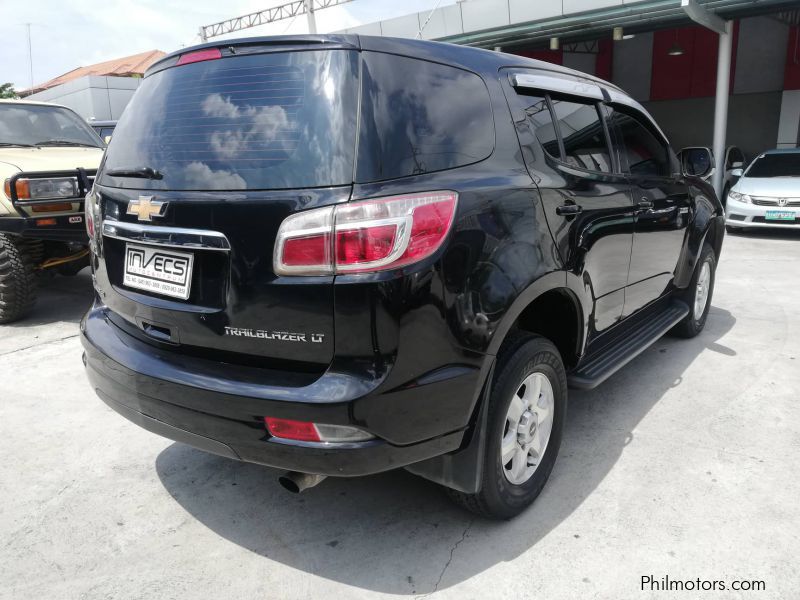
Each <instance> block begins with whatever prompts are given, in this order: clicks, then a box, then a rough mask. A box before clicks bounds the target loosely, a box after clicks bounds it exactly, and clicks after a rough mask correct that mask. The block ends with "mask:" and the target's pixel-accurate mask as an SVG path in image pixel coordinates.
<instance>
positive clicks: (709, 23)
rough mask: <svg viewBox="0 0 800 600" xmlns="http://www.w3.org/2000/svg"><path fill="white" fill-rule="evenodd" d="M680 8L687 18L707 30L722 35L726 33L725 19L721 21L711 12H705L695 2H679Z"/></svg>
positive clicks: (684, 0)
mask: <svg viewBox="0 0 800 600" xmlns="http://www.w3.org/2000/svg"><path fill="white" fill-rule="evenodd" d="M681 8H682V9H683V12H685V13H686V14H687V15H688V17H689V18H690V19H691V20H692V21H694V22H695V23H697V24H698V25H702V26H703V27H706V28H707V29H711V30H712V31H716V32H717V33H719V34H721V35H724V34H725V33H726V32H727V29H726V28H725V19H722V18H720V17H718V16H717V15H715V14H714V13H712V12H709V11H707V10H706V9H705V8H704V7H702V6H700V5H699V4H697V2H695V0H681Z"/></svg>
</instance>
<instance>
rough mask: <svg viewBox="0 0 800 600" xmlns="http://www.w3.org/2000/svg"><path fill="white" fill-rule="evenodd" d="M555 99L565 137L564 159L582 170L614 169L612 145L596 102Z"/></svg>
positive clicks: (558, 117)
mask: <svg viewBox="0 0 800 600" xmlns="http://www.w3.org/2000/svg"><path fill="white" fill-rule="evenodd" d="M552 102H553V111H555V116H556V120H557V121H558V127H559V130H560V131H561V137H562V139H563V140H564V153H565V156H564V161H565V162H566V163H567V164H570V165H572V166H574V167H579V168H581V169H588V170H590V171H601V172H603V173H610V172H612V171H613V163H612V162H611V155H610V154H609V150H608V148H609V146H608V143H607V141H606V136H605V132H604V130H603V122H602V121H601V120H600V115H599V113H598V112H597V107H596V105H594V104H580V103H576V102H571V101H568V100H557V99H555V98H553V100H552Z"/></svg>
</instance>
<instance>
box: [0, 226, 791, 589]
mask: <svg viewBox="0 0 800 600" xmlns="http://www.w3.org/2000/svg"><path fill="white" fill-rule="evenodd" d="M90 296H91V282H90V278H89V274H88V272H86V271H84V272H83V273H81V274H80V275H78V276H77V277H74V278H56V279H53V280H50V281H48V282H46V283H45V291H44V292H43V293H42V296H41V300H40V302H39V304H38V305H37V309H36V311H35V313H34V314H33V315H32V316H31V317H29V318H28V319H26V320H25V321H23V322H21V323H18V324H15V325H12V326H3V327H0V432H1V433H2V435H0V456H2V462H0V565H2V572H3V578H4V580H3V582H2V585H0V597H2V598H15V599H16V598H86V599H90V598H91V599H94V598H142V599H145V598H146V599H148V600H153V599H156V598H199V597H204V598H253V597H261V598H364V597H375V596H427V595H435V596H436V597H442V598H459V599H464V598H493V597H505V598H519V599H522V598H547V599H548V600H558V599H562V598H564V599H567V598H569V599H574V598H609V599H611V598H614V599H619V598H650V597H652V598H664V597H673V595H672V594H669V593H665V592H655V591H649V588H648V590H646V591H641V588H640V582H641V578H642V576H646V575H652V576H653V578H654V579H656V580H658V579H661V578H663V577H664V576H668V577H669V578H670V579H673V580H687V579H691V580H695V579H697V578H700V579H706V580H723V581H725V582H727V583H730V582H732V581H734V580H745V579H747V580H761V581H763V582H764V583H765V586H766V591H761V592H749V593H744V592H742V593H739V592H730V591H728V592H726V593H725V594H719V593H714V592H706V593H683V594H677V595H675V596H674V597H692V598H702V597H706V596H708V597H725V598H739V597H741V598H745V597H747V598H796V597H797V594H798V591H797V590H798V589H800V573H798V566H797V556H800V540H799V539H798V537H800V527H798V523H800V504H799V503H798V501H797V500H798V498H800V477H798V460H797V458H798V452H800V403H799V402H798V399H800V393H799V392H798V390H799V389H800V309H799V308H798V303H799V302H800V232H791V231H785V232H784V231H778V232H756V233H751V234H746V235H729V236H727V237H726V240H725V244H724V247H723V253H722V258H721V261H720V265H719V269H718V274H717V282H716V290H715V293H714V298H713V306H712V309H711V312H710V315H709V318H708V323H707V325H706V328H705V331H704V332H703V333H702V335H700V336H699V337H697V338H695V339H693V340H680V339H674V338H664V339H662V340H660V341H659V342H657V343H656V344H655V345H654V346H653V347H651V348H650V349H649V350H648V351H646V352H645V353H644V354H642V355H641V356H640V357H638V358H637V359H635V360H634V361H633V362H632V363H630V364H629V365H628V366H627V367H626V368H625V369H624V370H622V371H620V372H619V373H617V374H616V375H615V376H614V377H612V378H611V379H610V380H609V381H607V382H606V383H605V384H604V385H603V386H601V387H600V388H598V389H596V390H594V391H591V392H576V391H572V392H571V393H570V400H569V402H570V405H569V414H568V418H567V427H566V432H565V437H564V441H563V445H562V449H561V455H560V458H559V459H558V462H557V464H556V467H555V470H554V471H553V475H552V477H551V479H550V481H549V483H548V484H547V486H546V488H545V490H544V492H543V493H542V495H541V496H540V498H539V499H538V500H537V501H536V503H535V504H534V505H533V507H531V508H530V509H529V510H528V511H527V512H525V513H524V514H523V515H522V516H520V517H518V518H517V519H515V520H513V521H510V522H501V523H498V522H489V521H483V520H480V519H476V518H474V517H473V516H471V515H470V514H468V513H466V512H463V511H462V510H460V509H459V508H457V507H456V506H455V505H453V504H451V503H450V502H449V501H448V499H447V498H446V496H445V494H444V493H443V492H442V491H441V489H440V488H439V487H437V486H436V485H434V484H432V483H429V482H427V481H424V480H422V479H418V478H416V477H414V476H412V475H410V474H408V473H406V472H404V471H397V472H393V473H387V474H383V475H379V476H373V477H367V478H362V479H354V480H336V479H328V480H326V481H325V482H323V483H322V484H321V485H319V486H318V487H316V488H314V489H312V490H310V491H308V492H306V493H304V494H302V495H299V496H295V495H291V494H289V493H288V492H286V491H284V490H283V489H282V488H281V487H280V486H279V485H278V483H277V480H276V475H277V472H276V471H274V470H271V469H268V468H264V467H260V466H256V465H249V464H241V463H237V462H233V461H229V460H226V459H223V458H219V457H216V456H212V455H208V454H204V453H202V452H200V451H197V450H194V449H192V448H189V447H187V446H184V445H181V444H177V443H173V442H171V441H169V440H166V439H163V438H160V437H157V436H155V435H153V434H150V433H148V432H146V431H144V430H142V429H140V428H138V427H137V426H135V425H133V424H131V423H129V422H128V421H126V420H125V419H123V418H122V417H120V416H119V415H117V414H116V413H115V412H113V411H112V410H111V409H109V408H107V407H106V406H105V405H104V404H103V403H102V402H101V401H100V400H99V399H98V398H97V397H96V396H95V394H94V393H93V391H92V390H91V389H90V387H89V384H88V382H87V380H86V378H85V375H84V373H83V366H82V364H81V347H80V341H79V337H78V321H79V319H80V317H81V315H82V313H83V311H84V310H85V309H86V307H87V305H88V303H89V302H90Z"/></svg>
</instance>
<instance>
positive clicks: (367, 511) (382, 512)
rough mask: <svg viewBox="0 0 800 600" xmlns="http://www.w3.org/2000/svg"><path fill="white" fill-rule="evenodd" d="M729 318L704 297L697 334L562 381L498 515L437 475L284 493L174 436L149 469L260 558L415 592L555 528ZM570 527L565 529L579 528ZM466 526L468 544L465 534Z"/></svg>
mask: <svg viewBox="0 0 800 600" xmlns="http://www.w3.org/2000/svg"><path fill="white" fill-rule="evenodd" d="M735 322H736V320H735V318H734V317H733V316H732V315H731V314H730V313H729V312H728V311H725V310H721V309H718V308H714V307H712V309H711V312H710V315H709V318H708V322H707V326H706V329H705V330H704V332H703V333H702V334H701V335H700V336H698V337H696V338H694V339H691V340H682V339H675V338H670V337H665V338H663V339H661V340H659V341H658V342H656V343H655V344H654V345H653V346H652V347H651V348H649V349H648V350H647V351H646V352H645V353H643V354H642V355H641V356H639V357H637V358H636V359H635V360H634V361H632V362H631V363H630V364H628V365H627V366H626V367H625V369H623V370H622V371H620V373H618V374H616V375H615V376H614V377H612V378H611V379H609V380H608V381H607V382H606V383H605V384H604V385H602V386H601V387H599V388H598V389H596V390H593V391H588V392H576V391H572V392H571V393H570V406H569V413H568V417H567V425H566V431H565V435H564V440H563V444H562V448H561V454H560V456H559V459H558V462H557V463H556V467H555V469H554V471H553V475H552V476H551V479H550V481H549V483H548V485H547V486H546V487H545V490H544V492H543V493H542V495H541V496H540V497H539V499H538V500H537V501H536V503H534V505H533V506H532V507H531V508H529V509H528V510H527V511H526V512H524V513H523V514H522V515H520V516H519V517H517V518H516V519H514V520H512V521H510V522H491V521H485V520H482V519H479V518H475V517H473V516H472V515H471V514H469V513H467V512H464V511H463V510H461V509H460V508H458V507H456V506H455V505H453V504H451V503H450V502H449V500H448V499H447V497H446V494H445V493H443V490H442V488H440V487H439V486H437V485H435V484H432V483H430V482H427V481H425V480H423V479H420V478H417V477H414V476H412V475H411V474H409V473H407V472H405V471H402V470H401V471H394V472H390V473H385V474H381V475H376V476H372V477H364V478H359V479H351V480H343V479H328V480H326V481H324V482H323V483H321V484H320V485H319V486H318V487H316V488H314V489H312V490H309V491H307V492H305V493H304V494H302V495H292V494H289V493H288V492H286V491H284V490H283V489H282V488H281V487H280V486H279V485H278V483H277V479H276V478H277V475H278V472H277V471H275V470H273V469H268V468H265V467H260V466H257V465H250V464H244V463H238V462H236V461H230V460H226V459H223V458H219V457H215V456H212V455H208V454H205V453H203V452H200V451H197V450H194V449H192V448H189V447H187V446H184V445H181V444H173V445H171V446H169V447H167V448H166V449H165V450H164V451H162V452H161V453H160V454H159V456H158V457H157V459H156V470H157V473H158V476H159V477H160V479H161V482H162V483H163V485H164V487H165V488H166V490H167V491H168V492H169V493H170V494H171V495H172V496H173V498H174V499H175V500H176V501H177V502H178V503H179V504H180V505H181V506H182V507H183V508H184V509H186V510H187V511H188V512H189V513H190V514H191V515H193V516H194V517H195V518H196V519H197V520H198V521H200V522H201V523H202V524H203V525H205V526H207V527H209V528H210V529H211V530H213V531H214V532H215V533H217V534H218V535H220V536H222V537H223V538H225V539H227V540H229V541H231V542H233V543H235V544H238V545H239V546H241V547H244V548H246V549H248V550H250V551H252V552H254V553H257V554H259V555H261V556H263V557H265V558H266V559H269V560H271V561H277V562H280V563H283V564H285V565H288V566H290V567H292V568H295V569H299V570H301V571H304V572H307V573H309V574H313V575H316V576H318V577H323V578H326V579H329V580H332V581H336V582H340V583H343V584H347V585H351V586H356V587H359V588H362V589H366V590H371V591H378V592H383V593H392V594H427V593H430V592H433V591H436V590H441V589H445V588H447V587H450V586H452V585H455V584H457V583H459V582H461V581H464V580H467V579H469V578H471V577H472V576H474V575H476V574H478V573H481V572H482V571H484V570H486V569H488V568H490V567H492V566H493V565H495V564H498V563H501V562H503V561H509V560H513V559H514V558H516V557H517V556H519V555H521V554H523V553H525V552H527V551H529V550H530V549H532V548H533V547H535V546H536V544H537V543H538V542H539V540H541V539H542V538H543V537H544V536H545V535H547V534H548V533H549V532H550V531H551V530H553V529H554V528H556V527H558V525H559V524H560V523H562V522H563V521H564V520H565V519H566V518H567V517H568V516H569V515H570V514H572V513H573V511H575V510H576V509H577V508H578V507H579V506H580V505H581V504H582V503H583V502H584V500H585V499H586V498H587V497H589V495H590V494H592V492H593V491H594V490H595V489H596V488H597V486H598V485H599V484H600V483H601V482H602V481H603V479H604V478H605V477H606V476H607V475H608V473H609V472H610V471H611V469H612V468H613V467H614V465H615V463H616V462H617V460H618V459H619V458H620V456H621V455H622V453H623V451H624V449H625V447H626V446H627V445H628V444H629V443H630V442H631V440H632V439H633V435H634V433H633V432H634V430H635V429H636V427H637V425H638V424H639V422H640V421H641V420H642V419H643V418H644V417H645V416H646V415H647V413H648V412H649V411H650V410H651V409H652V408H653V407H654V406H655V405H656V403H658V402H659V400H660V399H661V398H662V397H663V396H664V394H665V393H666V392H667V391H668V390H670V389H672V388H675V387H678V386H680V385H681V382H682V376H683V373H684V372H685V370H686V369H687V367H688V366H689V365H690V364H691V363H692V362H693V361H694V360H695V358H696V357H697V356H698V355H699V354H700V353H701V352H704V351H712V352H720V353H722V354H723V355H726V356H730V357H734V356H735V355H736V352H735V351H733V350H732V349H730V348H726V347H725V346H723V345H721V344H720V343H719V342H718V340H719V339H720V338H722V337H723V336H724V335H725V334H726V333H727V332H728V331H729V330H730V329H731V328H732V327H733V326H734V324H735ZM572 533H574V534H575V535H574V536H573V535H570V536H569V538H570V539H572V538H573V537H574V538H578V537H580V535H579V533H578V532H570V534H572ZM581 533H585V532H581ZM473 535H475V536H478V535H479V536H480V540H481V542H480V544H470V543H469V542H468V539H469V537H470V536H473ZM465 541H467V543H465V544H464V547H462V548H461V549H460V550H459V556H458V560H453V556H454V553H455V550H456V547H457V546H459V545H460V544H462V543H464V542H465ZM198 551H199V550H198ZM268 564H269V563H268V562H267V561H265V563H264V568H265V569H268V568H269V566H268Z"/></svg>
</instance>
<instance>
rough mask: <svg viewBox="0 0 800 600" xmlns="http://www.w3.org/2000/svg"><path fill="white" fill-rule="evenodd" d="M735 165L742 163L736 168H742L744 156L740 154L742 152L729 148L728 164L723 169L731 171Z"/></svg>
mask: <svg viewBox="0 0 800 600" xmlns="http://www.w3.org/2000/svg"><path fill="white" fill-rule="evenodd" d="M736 163H742V164H741V165H739V166H738V168H741V167H742V166H744V155H743V154H742V151H741V150H739V149H738V148H731V149H730V150H729V151H728V164H726V165H725V168H726V169H732V168H733V165H734V164H736Z"/></svg>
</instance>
